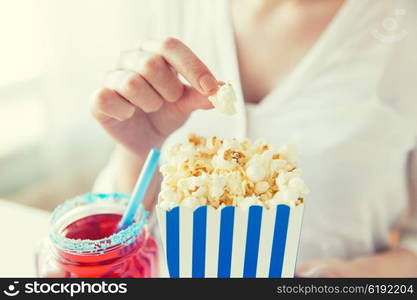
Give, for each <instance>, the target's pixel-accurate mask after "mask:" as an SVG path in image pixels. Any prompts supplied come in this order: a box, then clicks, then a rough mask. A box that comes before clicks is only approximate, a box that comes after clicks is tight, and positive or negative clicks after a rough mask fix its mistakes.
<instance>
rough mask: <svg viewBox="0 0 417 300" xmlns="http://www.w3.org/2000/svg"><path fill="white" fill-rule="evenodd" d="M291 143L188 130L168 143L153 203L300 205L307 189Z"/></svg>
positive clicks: (166, 205) (171, 206)
mask: <svg viewBox="0 0 417 300" xmlns="http://www.w3.org/2000/svg"><path fill="white" fill-rule="evenodd" d="M296 160H297V154H296V149H295V147H294V146H291V145H286V146H283V147H281V148H279V149H278V150H275V149H274V148H273V147H272V146H271V145H268V144H267V143H266V142H265V141H261V140H260V141H256V142H254V143H251V142H249V141H248V140H245V141H242V142H239V141H238V140H236V139H220V138H218V137H215V136H213V137H209V138H203V137H200V136H197V135H190V137H189V138H188V143H184V144H179V145H176V146H174V147H172V148H171V149H170V150H169V151H168V153H167V163H165V164H164V165H162V166H161V168H160V170H161V172H162V174H163V181H162V184H161V192H160V193H159V198H158V203H159V206H160V207H162V208H163V209H166V210H170V209H171V208H173V207H175V206H178V205H181V206H186V207H190V208H196V207H199V206H202V205H210V206H212V207H214V208H219V207H220V208H221V207H223V206H229V205H233V206H237V207H242V208H247V207H249V206H251V205H263V206H264V207H266V208H270V207H272V206H274V205H277V204H281V203H283V204H287V205H290V206H295V205H299V204H301V203H302V202H303V201H304V197H305V196H306V195H307V194H308V192H309V190H308V188H307V187H306V185H305V184H304V181H303V180H302V178H301V171H300V170H299V169H298V168H297V166H296V165H295V162H296Z"/></svg>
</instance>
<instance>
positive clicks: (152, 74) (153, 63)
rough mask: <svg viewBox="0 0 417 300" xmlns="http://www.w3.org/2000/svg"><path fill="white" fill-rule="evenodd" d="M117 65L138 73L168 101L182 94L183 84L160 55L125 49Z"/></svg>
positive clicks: (173, 100) (176, 98)
mask: <svg viewBox="0 0 417 300" xmlns="http://www.w3.org/2000/svg"><path fill="white" fill-rule="evenodd" d="M119 66H120V67H121V68H122V69H124V70H130V71H134V72H137V73H140V74H141V75H142V77H143V78H145V79H146V81H147V82H148V83H149V84H150V85H151V86H152V87H153V88H154V89H155V90H156V91H157V92H158V94H160V95H161V96H162V98H164V99H165V100H167V101H169V102H175V101H177V100H178V99H180V98H181V96H182V93H183V90H184V85H183V84H182V83H181V81H180V80H179V79H178V77H177V74H176V72H175V71H174V70H173V68H172V67H170V66H169V65H168V64H167V62H166V61H165V59H164V58H163V57H162V56H161V55H158V54H152V53H149V52H144V51H141V50H131V51H126V52H124V53H123V54H122V56H121V57H120V60H119Z"/></svg>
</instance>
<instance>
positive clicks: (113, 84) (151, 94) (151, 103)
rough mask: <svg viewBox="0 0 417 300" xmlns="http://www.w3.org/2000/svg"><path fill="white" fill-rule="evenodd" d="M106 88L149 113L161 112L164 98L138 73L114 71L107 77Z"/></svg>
mask: <svg viewBox="0 0 417 300" xmlns="http://www.w3.org/2000/svg"><path fill="white" fill-rule="evenodd" d="M105 86H106V87H108V88H110V89H113V90H115V91H116V92H117V93H119V94H120V95H121V96H123V97H124V98H125V99H127V100H128V101H130V102H131V103H133V104H134V105H136V106H137V107H139V108H141V109H142V110H143V111H144V112H147V113H149V112H155V111H157V110H159V109H160V108H161V106H162V104H163V99H162V97H161V96H160V95H159V94H158V93H157V92H156V91H155V90H154V89H153V88H152V87H151V86H150V85H149V84H148V83H147V82H146V80H145V79H144V78H143V77H142V76H141V75H140V74H138V73H136V72H132V71H124V70H116V71H113V72H111V73H109V74H108V75H107V77H106V79H105Z"/></svg>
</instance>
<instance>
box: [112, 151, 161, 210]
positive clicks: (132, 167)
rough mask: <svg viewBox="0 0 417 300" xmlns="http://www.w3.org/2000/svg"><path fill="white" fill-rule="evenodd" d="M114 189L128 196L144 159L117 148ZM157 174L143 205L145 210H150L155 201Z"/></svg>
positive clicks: (157, 185)
mask: <svg viewBox="0 0 417 300" xmlns="http://www.w3.org/2000/svg"><path fill="white" fill-rule="evenodd" d="M115 156H116V157H115V162H114V163H115V175H116V178H115V187H116V191H117V192H120V193H127V194H130V193H132V191H133V188H134V187H135V184H136V181H137V179H138V176H139V173H140V171H141V170H142V167H143V165H144V163H145V160H146V157H138V156H137V155H135V154H133V153H131V152H130V151H128V150H126V149H125V148H123V147H121V146H119V147H118V148H117V149H116V154H115ZM159 180H160V179H159V172H156V174H155V176H154V178H153V180H152V182H151V184H150V186H149V189H148V192H147V194H146V197H145V199H144V200H143V204H144V207H145V209H147V210H150V209H152V207H153V204H154V202H155V199H156V195H157V193H158V187H159V184H158V183H159Z"/></svg>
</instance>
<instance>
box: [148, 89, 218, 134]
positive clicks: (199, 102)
mask: <svg viewBox="0 0 417 300" xmlns="http://www.w3.org/2000/svg"><path fill="white" fill-rule="evenodd" d="M210 108H213V105H212V104H211V102H210V101H209V100H208V97H207V96H205V95H202V94H200V93H199V92H198V91H197V90H196V89H194V88H192V87H190V86H188V85H185V86H184V92H183V95H182V97H181V98H180V99H179V100H178V101H177V102H164V105H163V106H162V108H161V109H160V110H159V111H158V112H156V113H153V114H149V117H150V118H151V121H152V123H153V124H154V126H155V127H157V128H158V131H159V132H160V133H161V134H163V135H168V134H170V133H171V132H172V131H174V130H175V129H177V128H178V127H180V126H181V125H182V124H183V123H184V122H185V121H186V120H187V119H188V117H189V115H190V114H191V113H192V112H193V111H195V110H197V109H210Z"/></svg>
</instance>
